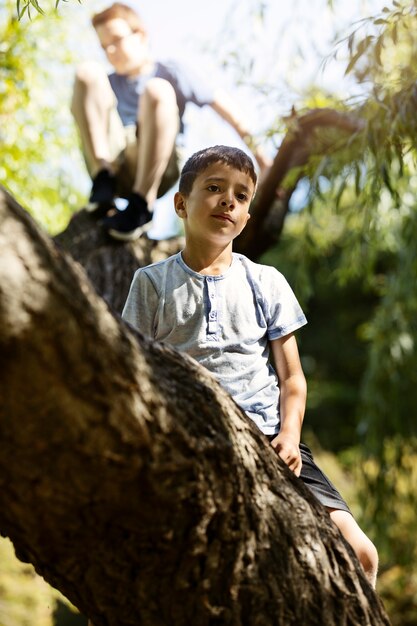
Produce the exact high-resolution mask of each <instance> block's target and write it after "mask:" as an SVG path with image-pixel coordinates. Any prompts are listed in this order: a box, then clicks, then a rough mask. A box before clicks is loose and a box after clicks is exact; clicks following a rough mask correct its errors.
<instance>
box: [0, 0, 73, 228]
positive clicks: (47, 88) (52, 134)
mask: <svg viewBox="0 0 417 626" xmlns="http://www.w3.org/2000/svg"><path fill="white" fill-rule="evenodd" d="M14 7H15V3H14V1H13V0H6V2H5V3H4V4H3V5H2V6H0V17H1V20H0V24H1V27H0V40H1V41H2V44H1V47H0V129H1V130H0V149H1V153H2V162H1V166H0V183H2V184H3V185H4V186H5V187H6V188H8V189H9V190H10V191H11V193H12V194H13V195H14V196H15V197H16V198H17V200H18V201H19V202H20V203H21V204H23V206H25V207H27V209H28V210H29V211H30V212H31V213H32V215H34V217H35V218H36V219H37V221H38V222H40V223H41V224H42V225H43V226H45V227H46V228H47V229H48V230H49V231H50V232H52V233H55V232H57V231H59V230H61V229H62V228H63V227H64V226H65V224H66V223H67V222H68V219H69V217H70V215H71V212H72V211H73V210H74V208H75V207H79V206H80V203H81V196H80V193H79V191H77V190H76V187H75V182H74V178H73V175H72V173H73V172H74V173H76V172H77V170H78V171H79V168H80V156H79V150H78V146H77V139H76V135H75V131H74V127H73V124H72V120H71V118H70V113H69V99H70V93H69V88H70V80H68V78H69V74H68V71H69V68H71V65H70V62H71V55H70V54H69V53H68V46H66V45H65V44H64V34H65V29H64V27H63V22H64V21H63V20H62V18H60V17H59V15H58V14H56V13H55V12H53V13H52V14H51V15H50V16H48V18H42V17H41V16H35V17H34V18H33V19H32V20H29V19H28V18H27V16H26V17H25V18H23V19H21V20H18V19H17V17H16V15H15V12H14ZM66 68H67V69H66ZM71 71H72V68H71ZM65 76H66V79H65ZM51 85H53V88H52V89H51Z"/></svg>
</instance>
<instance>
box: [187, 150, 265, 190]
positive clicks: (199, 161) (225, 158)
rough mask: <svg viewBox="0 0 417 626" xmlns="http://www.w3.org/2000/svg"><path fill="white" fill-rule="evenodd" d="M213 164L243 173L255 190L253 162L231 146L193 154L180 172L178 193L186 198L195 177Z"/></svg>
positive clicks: (255, 179) (241, 151)
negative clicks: (226, 166) (221, 164)
mask: <svg viewBox="0 0 417 626" xmlns="http://www.w3.org/2000/svg"><path fill="white" fill-rule="evenodd" d="M214 163H224V164H225V165H228V166H229V167H231V168H233V169H236V170H239V171H240V172H244V173H245V174H247V175H248V176H249V177H250V179H251V180H252V182H253V185H254V188H256V182H257V175H256V172H255V167H254V165H253V161H252V159H251V158H250V157H249V156H248V155H247V154H246V153H245V152H243V150H240V149H239V148H232V147H231V146H213V147H211V148H204V150H199V151H198V152H195V153H194V154H193V155H192V156H191V157H190V158H189V159H188V161H186V163H185V165H184V167H183V168H182V172H181V177H180V182H179V192H180V193H181V194H183V195H184V196H188V195H189V194H190V193H191V190H192V188H193V185H194V181H195V179H196V178H197V176H199V175H200V174H201V173H202V172H204V170H206V169H207V168H208V167H209V166H210V165H213V164H214Z"/></svg>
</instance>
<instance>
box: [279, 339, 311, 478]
mask: <svg viewBox="0 0 417 626" xmlns="http://www.w3.org/2000/svg"><path fill="white" fill-rule="evenodd" d="M271 347H272V354H273V357H274V361H275V367H276V370H277V374H278V378H279V386H280V418H281V429H280V432H279V433H278V435H277V436H276V437H275V439H273V440H272V443H271V445H272V447H273V448H274V450H275V451H276V452H277V454H279V456H280V457H281V458H282V460H283V461H285V463H286V464H287V465H288V467H289V468H290V469H291V470H292V471H293V472H294V473H295V474H296V476H299V475H300V472H301V455H300V449H299V443H300V438H301V427H302V424H303V418H304V411H305V404H306V397H307V384H306V379H305V376H304V373H303V370H302V367H301V362H300V357H299V354H298V348H297V342H296V339H295V337H294V335H293V334H290V335H287V336H286V337H281V338H280V339H275V340H274V341H271Z"/></svg>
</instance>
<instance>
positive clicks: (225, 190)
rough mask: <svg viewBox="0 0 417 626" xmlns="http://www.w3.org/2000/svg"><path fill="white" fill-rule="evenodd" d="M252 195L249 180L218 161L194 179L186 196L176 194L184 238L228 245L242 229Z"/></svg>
mask: <svg viewBox="0 0 417 626" xmlns="http://www.w3.org/2000/svg"><path fill="white" fill-rule="evenodd" d="M254 192H255V186H254V184H253V182H252V179H251V177H250V176H249V175H248V174H246V173H245V172H241V171H240V170H237V169H235V168H233V167H230V166H228V165H225V164H224V163H221V162H218V163H213V164H212V165H209V167H207V169H205V170H204V171H203V172H202V173H201V174H199V175H198V176H197V178H196V179H195V181H194V184H193V187H192V189H191V192H190V193H189V195H187V196H185V195H184V194H181V193H179V192H177V193H176V194H175V200H174V202H175V210H176V212H177V214H178V215H179V217H181V218H182V219H183V220H184V228H185V234H186V236H187V238H188V239H189V238H190V237H194V238H195V239H196V240H197V239H198V240H203V239H204V240H205V241H207V242H211V243H213V244H216V245H222V246H223V245H227V244H228V243H230V242H232V241H233V239H235V238H236V237H237V236H238V235H239V234H240V233H241V232H242V230H243V229H244V227H245V226H246V223H247V221H248V219H249V218H250V215H249V212H248V211H249V205H250V203H251V200H252V198H253V194H254Z"/></svg>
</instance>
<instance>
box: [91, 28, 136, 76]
mask: <svg viewBox="0 0 417 626" xmlns="http://www.w3.org/2000/svg"><path fill="white" fill-rule="evenodd" d="M96 33H97V36H98V38H99V40H100V44H101V47H102V48H103V50H104V52H105V53H106V56H107V58H108V60H109V62H110V63H111V64H112V66H113V67H114V69H115V70H116V72H117V73H118V74H124V75H126V76H130V75H132V76H133V75H135V74H138V73H139V72H140V69H141V67H142V65H143V64H144V62H145V61H146V60H147V56H148V45H147V39H146V36H145V35H144V34H143V33H140V32H133V31H132V29H131V28H130V26H129V24H128V23H127V22H126V21H125V20H124V19H122V18H120V17H116V18H114V19H112V20H108V21H107V22H104V23H103V24H99V25H98V26H97V27H96Z"/></svg>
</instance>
